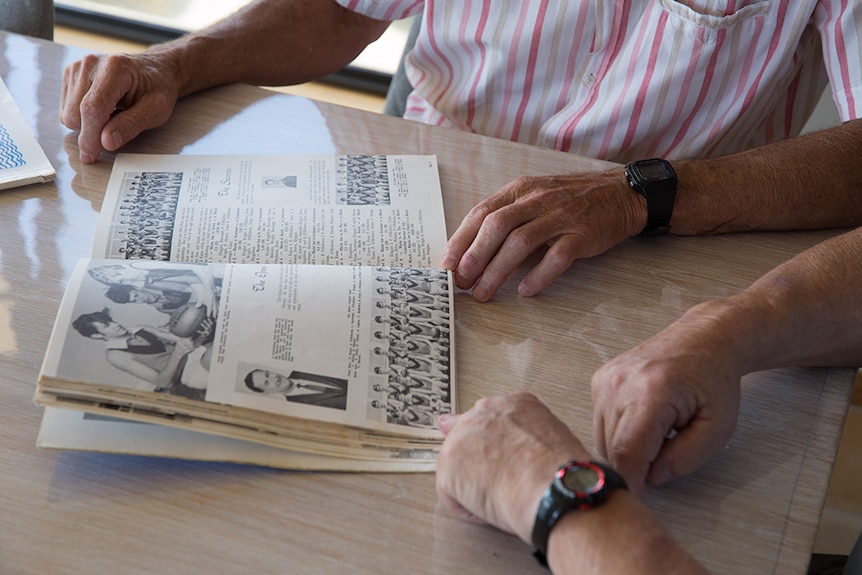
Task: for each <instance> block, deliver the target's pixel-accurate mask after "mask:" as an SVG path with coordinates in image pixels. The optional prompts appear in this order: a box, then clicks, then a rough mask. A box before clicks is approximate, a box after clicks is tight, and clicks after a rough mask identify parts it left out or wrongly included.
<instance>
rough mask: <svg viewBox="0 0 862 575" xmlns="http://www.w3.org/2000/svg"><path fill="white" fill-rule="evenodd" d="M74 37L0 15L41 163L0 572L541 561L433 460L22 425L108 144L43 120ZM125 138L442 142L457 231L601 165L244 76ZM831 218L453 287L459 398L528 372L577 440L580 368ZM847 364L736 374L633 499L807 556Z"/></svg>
mask: <svg viewBox="0 0 862 575" xmlns="http://www.w3.org/2000/svg"><path fill="white" fill-rule="evenodd" d="M80 54H81V53H80V52H79V51H76V50H71V49H65V48H63V47H61V46H59V45H54V44H50V43H44V42H36V41H32V40H27V39H24V38H21V37H18V36H9V35H3V34H0V74H2V77H3V79H4V80H5V81H6V83H7V85H8V86H9V88H10V91H11V92H12V94H13V96H14V97H15V98H16V100H17V101H18V102H19V104H20V107H21V108H22V111H23V112H24V115H25V118H26V119H27V120H28V122H29V123H30V125H31V127H32V128H33V131H34V132H35V133H36V136H37V139H38V140H39V142H40V143H41V144H42V146H43V147H44V148H45V151H46V153H47V154H48V157H49V159H50V160H51V161H52V162H53V163H54V166H55V167H56V168H57V181H56V183H53V184H44V185H34V186H30V187H26V188H22V189H18V190H13V191H9V192H3V193H2V194H0V230H2V233H0V393H2V398H3V400H2V402H0V418H2V421H3V425H2V427H0V573H4V574H5V573H10V574H20V573H25V574H29V573H52V574H60V573H111V574H113V573H126V574H136V573H257V574H263V573H303V574H305V573H310V574H314V573H343V572H350V573H358V574H363V573H368V574H375V575H379V574H389V573H392V574H396V573H397V574H400V573H403V572H405V571H408V570H409V571H410V572H414V573H419V574H424V573H428V574H431V573H435V574H436V573H446V574H447V575H452V574H460V573H492V572H498V573H510V572H511V573H515V572H520V573H536V574H539V573H543V572H544V571H543V570H542V569H541V568H540V567H539V566H538V565H537V564H536V563H535V562H534V560H533V559H532V557H531V556H530V554H529V549H528V548H527V547H526V546H525V545H522V544H521V543H519V542H518V541H515V540H514V539H512V538H511V537H509V536H507V535H504V534H501V533H498V532H496V531H494V530H492V529H489V528H483V527H480V526H476V525H473V524H470V523H465V522H462V521H460V520H459V519H457V518H455V517H453V516H452V515H451V514H450V513H448V512H447V511H446V510H445V509H443V508H441V507H440V506H439V505H438V504H437V501H436V495H435V493H434V478H433V475H431V474H414V475H398V474H390V475H385V474H334V473H298V472H290V471H283V470H273V469H265V468H256V467H250V466H239V465H228V464H214V463H199V462H190V461H174V460H166V459H153V458H142V457H125V456H116V455H98V454H89V453H72V452H62V453H61V452H52V451H39V450H37V449H36V448H35V441H36V435H37V432H38V426H39V421H40V416H41V410H40V408H38V407H36V406H35V405H34V404H33V402H32V396H33V391H34V389H35V382H36V376H37V373H38V370H39V366H40V363H41V360H42V355H43V353H44V350H45V346H46V343H47V339H48V335H49V333H50V329H51V326H52V323H53V319H54V314H55V313H56V310H57V307H58V305H59V300H60V297H61V294H62V292H63V289H64V283H65V281H66V279H67V277H68V274H69V272H70V270H71V268H72V266H73V265H74V263H75V262H76V261H77V260H78V258H80V257H85V256H88V255H89V252H90V248H91V245H92V241H93V235H94V229H95V220H96V215H97V212H98V209H99V206H100V203H101V197H102V193H103V191H104V188H105V184H106V182H107V178H108V174H109V172H110V168H111V162H112V155H111V154H103V156H102V157H101V158H100V161H99V162H98V163H97V164H95V165H82V164H80V163H79V162H78V161H77V147H76V141H75V135H74V134H73V133H71V132H70V131H68V130H66V129H65V128H63V127H61V126H60V125H59V123H58V121H57V108H58V101H59V89H60V75H61V70H62V67H63V66H64V65H65V64H67V63H70V62H71V61H73V60H74V59H75V58H77V57H79V56H80ZM124 151H128V152H146V153H222V154H256V153H267V154H281V153H317V152H321V153H330V152H338V153H341V152H360V153H399V154H408V153H417V154H437V156H438V162H439V165H440V175H441V181H442V186H443V190H444V194H445V205H446V211H447V225H448V227H449V231H450V233H451V231H453V230H454V229H455V227H456V226H457V224H458V223H459V222H460V220H461V218H462V217H463V216H464V214H465V213H466V211H467V210H468V209H469V208H470V207H472V205H473V204H475V202H476V201H478V200H479V199H480V198H481V197H483V196H485V195H487V194H489V193H491V192H493V191H494V190H496V189H497V188H498V187H499V186H500V185H502V184H504V183H505V182H507V181H509V180H511V179H513V178H515V177H517V176H518V175H522V174H532V175H536V174H553V173H564V172H574V171H580V170H594V169H600V168H603V167H607V166H608V164H605V163H602V162H598V161H594V160H587V159H584V158H578V157H575V156H571V155H566V154H562V153H557V152H552V151H545V150H540V149H536V148H531V147H528V146H523V145H518V144H512V143H508V142H502V141H498V140H493V139H489V138H484V137H479V136H475V135H470V134H465V133H460V132H455V131H451V130H445V129H438V128H433V127H428V126H424V125H420V124H416V123H412V122H405V121H402V120H398V119H394V118H388V117H383V116H378V115H375V114H371V113H366V112H360V111H357V110H350V109H346V108H341V107H338V106H334V105H331V104H323V103H316V102H313V101H310V100H305V99H302V98H299V97H295V96H289V95H284V94H277V93H273V92H271V91H265V90H261V89H257V88H252V87H248V86H239V85H237V86H228V87H224V88H219V89H215V90H211V91H209V92H207V93H204V94H200V95H197V96H194V97H190V98H188V99H186V100H184V101H182V102H181V103H180V104H179V106H178V108H177V110H176V113H175V116H174V117H173V119H172V120H171V121H170V123H169V124H168V125H166V126H165V127H163V128H161V129H159V130H155V131H153V132H151V133H148V134H145V135H144V136H143V137H141V138H140V139H139V140H138V141H136V142H135V143H134V144H132V145H130V146H128V148H127V149H125V150H124ZM834 233H835V232H806V233H763V234H736V235H728V236H723V237H702V238H674V237H669V238H660V239H654V240H641V239H632V240H630V241H627V242H625V243H624V244H622V245H620V246H619V247H617V248H615V249H613V250H611V251H610V252H609V253H607V254H606V255H603V256H600V257H596V258H591V259H589V260H584V261H580V262H577V263H576V264H575V265H574V266H573V267H572V269H571V270H570V271H568V272H567V273H566V274H565V275H564V276H563V277H562V278H561V280H560V281H558V282H557V283H556V284H555V285H554V286H553V287H552V288H551V289H549V290H548V291H547V292H546V293H543V294H542V295H540V296H539V297H536V298H532V299H527V298H521V297H519V296H518V295H517V293H516V285H517V281H518V279H519V278H520V277H523V274H524V273H525V271H526V269H527V268H526V267H524V268H522V269H521V270H519V271H518V273H517V274H516V277H515V278H514V279H513V280H511V281H510V282H509V283H508V284H506V286H505V287H504V289H503V290H502V291H501V293H500V294H499V295H498V296H497V297H496V298H495V299H494V301H492V302H490V303H487V304H476V303H475V302H473V301H472V300H471V299H470V298H469V296H467V295H466V294H459V295H458V296H457V297H456V309H455V317H456V343H457V354H458V365H457V372H458V374H459V383H460V397H459V399H460V403H461V405H462V406H464V407H468V406H470V405H471V404H472V403H473V402H475V401H476V399H478V398H479V397H481V396H483V395H487V394H492V393H503V392H508V391H512V390H516V389H527V390H530V391H532V392H534V393H536V394H537V395H538V396H539V397H541V398H542V399H544V400H545V401H547V402H548V403H549V404H550V405H551V406H552V407H553V409H554V411H555V412H556V413H557V414H558V415H559V416H560V417H562V418H563V419H564V420H565V421H566V422H567V423H568V424H569V425H571V426H572V428H573V429H574V430H575V431H576V433H577V434H578V435H579V436H580V437H581V438H582V439H583V440H584V441H585V443H586V444H587V445H591V443H592V436H591V431H590V428H591V424H590V421H591V405H590V392H589V381H590V376H591V375H592V373H593V372H594V371H595V369H596V368H598V367H599V366H600V365H601V364H602V363H603V362H605V361H607V360H608V359H610V358H611V357H613V356H614V355H616V354H618V353H620V352H622V351H624V350H626V349H628V348H629V347H631V346H633V345H634V344H636V343H638V342H639V341H641V340H643V339H645V338H646V337H649V336H650V335H652V334H654V333H656V332H657V331H659V330H661V329H662V328H663V327H665V326H666V325H668V324H669V323H670V322H672V321H673V320H674V319H676V318H677V317H678V316H679V315H680V314H681V313H682V312H683V311H684V310H685V309H687V308H688V307H689V306H691V305H692V304H694V303H697V302H700V301H703V300H705V299H707V298H712V297H717V296H722V295H725V294H728V293H731V292H734V291H736V290H738V289H740V288H742V287H744V286H745V285H747V284H748V283H749V282H751V281H752V280H754V279H755V278H756V277H758V276H759V275H760V274H762V273H764V272H765V271H767V270H768V269H770V268H771V267H773V266H774V265H776V264H777V263H779V262H781V261H782V260H784V259H786V258H787V257H789V256H791V255H793V254H795V253H797V252H799V251H800V250H802V249H805V248H806V247H808V246H811V245H813V244H815V243H816V242H818V241H820V240H822V239H824V238H826V237H829V236H831V235H834ZM532 263H534V262H532ZM853 379H854V373H853V372H852V371H851V370H829V369H788V370H780V371H771V372H762V373H757V374H752V375H749V376H747V377H746V378H745V379H744V381H743V387H744V390H743V393H744V396H743V400H742V406H741V413H740V423H739V427H738V430H737V432H736V434H735V435H734V437H733V438H732V439H731V440H730V441H729V442H728V444H727V446H726V448H725V449H724V450H723V451H722V452H721V453H719V454H718V455H716V456H715V457H714V458H713V459H712V460H711V461H710V462H709V463H708V464H707V465H706V466H704V467H703V468H702V469H701V470H699V471H698V472H697V473H695V474H694V475H692V476H690V477H688V478H685V479H681V480H677V481H674V482H672V483H671V484H670V485H668V486H666V487H663V488H661V489H651V490H650V491H649V492H648V494H647V503H648V505H649V506H650V507H651V508H652V509H653V510H654V511H655V512H656V513H657V514H658V515H659V517H660V518H661V520H662V521H663V522H664V523H665V524H666V525H667V526H668V527H669V529H670V531H671V532H672V533H673V535H674V536H675V537H677V538H678V539H679V540H680V541H681V542H682V544H683V545H684V546H685V548H686V549H688V550H689V551H690V552H691V553H692V554H694V555H695V557H697V558H698V559H699V560H700V561H702V562H703V563H704V564H705V565H706V566H707V567H708V568H709V569H711V570H712V571H713V572H714V573H727V574H743V573H752V574H754V573H757V574H760V575H762V574H764V573H780V574H782V575H784V574H788V573H789V574H792V573H800V574H801V573H804V572H805V568H806V565H807V562H808V555H809V553H810V551H811V546H812V543H813V540H814V534H815V531H816V527H817V522H818V519H819V516H820V511H821V508H822V505H823V501H824V497H825V493H826V488H827V485H828V481H829V474H830V470H831V467H832V464H833V461H834V457H835V453H836V448H837V445H838V441H839V439H840V433H841V425H842V422H843V419H844V415H845V413H846V411H847V408H848V404H849V398H850V393H851V389H852V385H853ZM609 536H613V535H612V534H609Z"/></svg>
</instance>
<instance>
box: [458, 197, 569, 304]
mask: <svg viewBox="0 0 862 575" xmlns="http://www.w3.org/2000/svg"><path fill="white" fill-rule="evenodd" d="M498 218H499V220H500V221H501V222H503V223H501V224H500V223H497V220H498ZM555 233H556V231H555V228H550V227H548V225H547V223H546V222H544V221H540V220H537V219H533V214H532V211H527V210H525V208H524V206H520V207H519V208H515V207H514V206H510V207H506V208H503V209H500V210H497V212H495V213H494V214H492V215H491V216H489V217H488V218H487V219H486V225H484V226H483V227H482V230H481V231H480V232H479V237H477V239H476V241H475V242H474V244H473V246H472V247H471V248H470V250H468V252H467V254H465V256H464V259H465V260H467V258H469V257H471V256H473V255H474V253H476V254H477V256H476V261H480V262H481V261H482V260H480V259H479V258H482V259H485V258H488V257H490V258H491V259H490V261H487V262H485V263H484V265H482V266H481V268H482V269H476V270H469V269H468V270H467V271H466V272H465V273H461V271H462V267H463V266H459V267H458V272H457V273H458V274H460V275H461V276H462V277H465V276H466V277H467V278H469V275H468V274H472V273H477V272H479V273H480V275H478V277H476V279H475V281H474V282H473V284H472V285H473V299H475V300H476V301H488V300H489V299H491V298H492V297H494V294H495V293H497V291H498V290H499V289H500V287H501V286H502V285H503V284H504V283H505V282H506V280H507V279H509V277H510V276H511V275H512V273H513V272H514V271H515V270H516V269H517V268H518V266H520V265H521V264H522V263H523V262H524V260H525V259H527V257H528V256H529V255H530V254H532V253H533V252H535V251H536V250H537V249H539V248H540V247H541V246H543V245H544V244H545V243H546V242H548V241H550V240H551V239H552V238H553V237H554V234H555ZM474 250H475V252H474ZM468 261H471V260H468ZM462 263H463V262H462ZM468 281H469V280H468ZM459 287H461V286H459Z"/></svg>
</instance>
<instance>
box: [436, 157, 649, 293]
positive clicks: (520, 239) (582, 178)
mask: <svg viewBox="0 0 862 575" xmlns="http://www.w3.org/2000/svg"><path fill="white" fill-rule="evenodd" d="M645 225H646V203H645V201H644V200H643V198H641V197H640V196H639V195H638V194H637V193H636V192H635V191H634V190H632V189H631V186H630V185H629V184H628V182H627V180H626V177H625V173H624V171H623V170H622V169H614V170H611V171H608V172H602V173H598V174H580V175H573V176H545V177H523V178H519V179H517V180H515V181H514V182H511V183H509V184H507V185H506V186H503V187H502V188H501V189H500V190H499V191H497V192H496V193H495V194H494V195H492V196H491V197H489V198H487V199H486V200H483V201H482V202H480V203H479V204H477V205H476V207H474V208H473V209H472V210H470V213H468V214H467V216H466V217H465V218H464V221H463V222H461V225H460V226H459V227H458V229H457V230H456V231H455V233H454V234H453V236H452V238H451V239H450V240H449V243H448V245H447V247H446V251H445V253H444V255H443V260H442V262H441V264H442V266H443V267H444V268H446V269H450V270H453V271H454V272H455V284H456V285H457V286H458V287H459V288H461V289H470V288H473V298H474V299H476V300H477V301H488V300H489V299H491V298H492V297H493V296H494V294H495V293H496V292H497V290H498V289H499V288H500V286H502V285H503V282H505V281H506V279H507V278H508V277H509V276H510V275H511V274H512V272H513V271H514V270H515V269H516V268H517V267H518V266H519V265H520V264H521V263H522V262H523V261H524V260H525V259H526V258H527V257H528V256H529V255H530V254H532V253H533V252H534V251H536V250H537V249H539V248H540V247H541V246H542V245H548V246H549V248H548V250H547V252H546V253H545V255H544V256H543V257H542V260H541V261H540V262H539V264H537V265H536V267H535V268H533V269H532V270H531V271H530V273H528V274H527V276H526V277H525V278H524V280H523V281H522V282H521V285H519V286H518V293H520V294H521V295H523V296H533V295H535V294H537V293H539V292H540V291H542V290H543V289H544V288H546V287H547V286H549V285H550V284H551V283H552V282H553V281H554V280H555V279H556V278H557V277H558V276H559V275H560V274H561V273H563V272H564V271H566V270H567V269H568V268H569V266H571V265H572V262H573V261H575V260H576V259H579V258H586V257H590V256H595V255H598V254H601V253H603V252H605V251H606V250H608V249H609V248H611V247H613V246H615V245H616V244H618V243H620V242H622V241H623V240H624V239H626V238H628V237H629V236H633V235H635V234H637V233H639V232H640V231H641V230H642V229H643V228H644V226H645Z"/></svg>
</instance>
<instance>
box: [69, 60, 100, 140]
mask: <svg viewBox="0 0 862 575" xmlns="http://www.w3.org/2000/svg"><path fill="white" fill-rule="evenodd" d="M98 61H99V60H98V57H97V56H94V55H92V54H91V55H87V56H85V57H84V59H83V60H81V61H79V62H75V63H73V64H70V65H69V66H67V67H66V69H64V70H63V88H62V94H61V101H60V121H61V122H62V123H63V125H64V126H66V127H67V128H70V129H72V130H80V129H81V100H82V99H83V98H84V96H85V95H86V94H87V92H88V91H89V90H90V85H91V84H92V81H91V79H90V77H91V74H92V73H93V72H92V71H93V69H95V67H97V66H98Z"/></svg>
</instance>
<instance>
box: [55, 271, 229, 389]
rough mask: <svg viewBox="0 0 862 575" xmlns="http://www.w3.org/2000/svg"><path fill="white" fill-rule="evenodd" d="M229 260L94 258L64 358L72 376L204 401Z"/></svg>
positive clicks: (68, 373) (65, 367) (77, 304)
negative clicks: (183, 261) (189, 261)
mask: <svg viewBox="0 0 862 575" xmlns="http://www.w3.org/2000/svg"><path fill="white" fill-rule="evenodd" d="M223 269H224V266H223V265H219V264H173V263H169V262H158V263H156V262H146V261H136V262H117V263H113V262H109V261H105V260H94V261H93V262H91V263H90V265H89V267H88V269H87V274H86V276H85V277H84V278H83V280H82V285H81V289H80V290H79V291H78V296H77V299H76V301H75V304H74V309H73V313H72V319H71V327H72V329H71V330H68V331H67V332H66V341H65V343H64V347H63V353H62V355H61V358H60V366H61V368H62V370H63V372H64V373H65V374H67V376H68V377H69V378H70V379H73V380H74V379H78V380H81V381H92V382H98V383H104V384H110V385H116V386H120V387H128V388H131V389H137V390H143V391H155V392H160V393H169V394H173V395H179V396H183V397H189V398H192V399H200V400H203V399H204V396H205V394H206V388H207V382H208V376H209V366H210V361H211V356H212V353H213V352H212V347H213V338H214V334H215V331H216V325H217V322H218V306H219V298H220V294H221V284H222V278H223V274H224V272H223Z"/></svg>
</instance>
